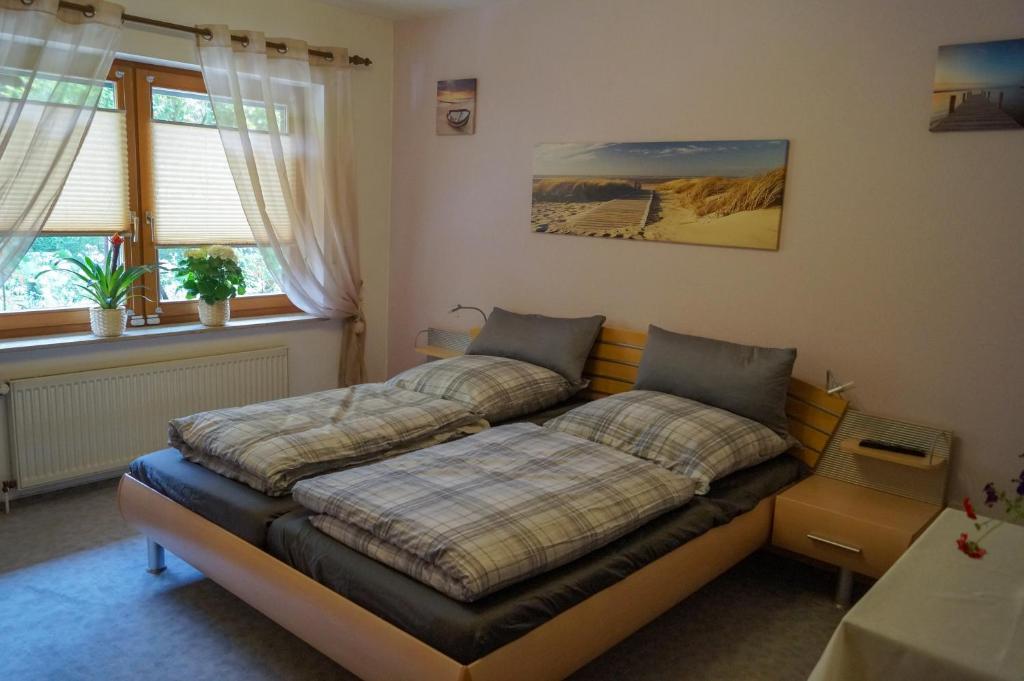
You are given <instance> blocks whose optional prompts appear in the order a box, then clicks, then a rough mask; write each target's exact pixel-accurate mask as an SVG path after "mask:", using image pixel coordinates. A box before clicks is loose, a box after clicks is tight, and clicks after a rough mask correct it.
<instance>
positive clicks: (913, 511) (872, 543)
mask: <svg viewBox="0 0 1024 681" xmlns="http://www.w3.org/2000/svg"><path fill="white" fill-rule="evenodd" d="M938 511H939V508H938V507H937V506H932V505H930V504H923V503H921V502H917V501H913V500H911V499H905V498H903V497H897V496H895V495H891V494H885V493H884V492H877V491H875V490H871V489H866V488H863V487H859V486H856V485H850V484H848V483H843V482H839V481H836V480H831V479H828V478H820V477H819V476H812V477H810V478H808V479H807V480H805V481H803V482H801V483H800V484H798V485H796V486H794V487H792V488H790V489H789V490H787V491H786V492H783V493H782V494H780V495H779V496H778V497H777V498H776V500H775V519H774V527H773V531H772V543H773V544H775V545H776V546H778V547H780V548H783V549H786V550H789V551H794V552H796V553H799V554H802V555H805V556H808V557H809V558H815V559H817V560H821V561H824V562H826V563H831V564H832V565H837V566H839V567H844V568H848V569H850V570H853V571H854V572H859V573H861V574H864V575H868V576H869V577H881V576H882V574H883V573H884V572H885V571H886V570H888V569H889V567H890V566H891V565H892V564H893V563H894V562H896V559H897V558H899V557H900V555H901V554H902V553H903V552H904V551H906V550H907V547H909V546H910V544H911V542H913V541H914V538H915V537H916V536H917V535H918V534H919V533H920V532H921V530H923V529H924V527H926V526H927V524H928V522H929V521H930V520H931V518H933V517H934V515H935V514H936V513H937V512H938Z"/></svg>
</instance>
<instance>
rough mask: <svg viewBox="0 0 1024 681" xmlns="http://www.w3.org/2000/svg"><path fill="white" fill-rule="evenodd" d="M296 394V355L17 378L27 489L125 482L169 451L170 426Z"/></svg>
mask: <svg viewBox="0 0 1024 681" xmlns="http://www.w3.org/2000/svg"><path fill="white" fill-rule="evenodd" d="M287 395H288V348H286V347H281V348H268V349H265V350H253V351H249V352H238V353H232V354H228V355H215V356H211V357H196V358H192V359H182V360H174V361H170V362H154V363H150V364H140V365H137V366H125V367H116V368H111V369H99V370H96V371H81V372H77V373H70V374H60V375H56V376H45V377H40V378H27V379H22V380H12V381H11V382H10V393H9V395H8V400H9V401H8V415H9V419H10V444H11V451H12V461H13V464H14V475H15V480H16V481H17V486H18V489H19V490H23V491H24V490H28V491H31V490H33V489H39V488H51V487H57V486H62V484H66V483H69V482H72V481H75V480H79V479H85V478H93V479H95V478H99V477H103V476H104V475H105V474H116V473H118V472H120V471H123V470H124V469H125V466H126V465H127V464H128V462H130V461H131V460H132V459H133V458H135V457H136V456H139V455H140V454H145V453H147V452H151V451H154V450H157V449H162V448H165V447H166V446H167V422H168V421H169V420H170V419H172V418H176V417H179V416H187V415H188V414H194V413H196V412H199V411H206V410H209V409H218V408H222V407H233V406H238V405H242V404H251V403H253V402H263V401H266V400H273V399H278V398H281V397H286V396H287Z"/></svg>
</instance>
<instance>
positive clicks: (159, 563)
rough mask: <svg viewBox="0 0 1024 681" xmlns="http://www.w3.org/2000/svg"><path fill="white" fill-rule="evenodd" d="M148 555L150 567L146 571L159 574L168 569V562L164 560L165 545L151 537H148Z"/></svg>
mask: <svg viewBox="0 0 1024 681" xmlns="http://www.w3.org/2000/svg"><path fill="white" fill-rule="evenodd" d="M146 557H147V558H148V559H149V568H148V569H147V570H146V572H148V573H150V574H153V575H158V574H160V573H161V572H163V571H164V570H166V569H167V564H166V563H165V562H164V547H162V546H160V545H159V544H157V543H156V542H155V541H153V540H152V539H150V538H149V537H146Z"/></svg>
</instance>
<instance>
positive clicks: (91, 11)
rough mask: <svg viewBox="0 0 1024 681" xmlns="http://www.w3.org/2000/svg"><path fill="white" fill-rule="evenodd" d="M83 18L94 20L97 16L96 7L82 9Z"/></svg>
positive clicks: (90, 6)
mask: <svg viewBox="0 0 1024 681" xmlns="http://www.w3.org/2000/svg"><path fill="white" fill-rule="evenodd" d="M82 16H84V17H85V18H86V19H92V18H93V17H94V16H96V7H94V6H93V5H86V6H85V7H83V8H82Z"/></svg>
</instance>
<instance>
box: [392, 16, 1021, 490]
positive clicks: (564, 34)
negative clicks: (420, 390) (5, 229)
mask: <svg viewBox="0 0 1024 681" xmlns="http://www.w3.org/2000/svg"><path fill="white" fill-rule="evenodd" d="M1022 34H1024V2H1020V0H986V2H979V3H964V2H962V1H960V0H903V1H900V2H892V1H891V0H858V1H857V2H839V1H836V0H833V1H828V2H811V1H808V0H718V1H716V2H707V1H704V0H524V1H521V2H505V3H498V4H495V5H493V6H490V7H487V8H483V9H479V10H472V11H465V12H459V13H456V14H453V15H450V16H446V17H441V18H437V19H431V20H423V21H415V22H401V23H399V24H397V29H396V50H397V61H396V67H395V68H396V71H395V127H394V131H395V139H394V144H395V160H394V179H393V185H394V187H396V188H398V190H396V191H395V192H394V194H393V199H392V206H393V219H392V251H391V253H392V262H391V273H392V283H391V286H392V290H393V291H394V292H395V293H394V294H393V295H392V305H391V329H390V335H391V344H390V363H389V370H390V371H391V372H395V371H397V370H400V369H402V368H404V367H406V366H408V365H409V364H411V363H412V362H414V361H415V359H416V358H415V355H414V354H413V353H412V341H413V338H414V336H415V333H416V330H418V329H421V328H423V327H425V326H427V325H434V326H448V327H452V326H456V327H458V326H461V327H463V328H465V327H468V326H470V325H472V324H474V323H476V320H475V319H474V318H473V315H471V314H468V313H467V315H466V316H465V317H464V318H456V317H454V316H453V315H449V314H447V310H448V309H449V308H450V307H451V306H452V305H453V304H454V303H463V304H465V305H479V306H481V307H485V308H486V307H489V306H491V305H503V306H506V307H510V308H512V309H517V310H522V311H536V312H542V313H547V314H555V315H573V314H590V313H595V312H601V313H604V314H606V315H607V316H608V318H609V323H611V324H614V325H619V326H627V327H632V328H641V329H642V328H646V325H647V324H648V323H656V324H659V325H662V326H665V327H667V328H670V329H676V330H680V331H684V332H690V333H696V334H700V335H707V336H713V337H718V338H725V339H731V340H735V341H738V342H747V343H757V344H764V345H775V346H795V347H797V348H799V359H798V360H797V366H796V374H797V375H798V376H800V377H802V378H805V379H807V380H810V381H813V382H816V383H819V384H820V383H821V382H822V381H823V380H824V374H825V369H826V368H833V369H835V370H836V372H837V373H838V375H839V376H841V377H842V378H843V379H845V380H856V381H857V385H858V387H857V389H856V391H855V392H854V393H852V397H853V398H854V399H855V401H856V403H857V404H858V405H859V406H860V407H861V408H863V409H864V410H866V411H870V412H873V413H878V414H882V415H888V416H894V417H899V418H904V419H908V420H917V421H921V422H925V423H930V424H935V425H939V426H943V427H947V428H951V429H953V430H954V431H956V433H957V436H958V442H957V446H956V448H955V452H954V457H955V461H954V466H953V473H952V489H951V494H950V499H951V500H957V501H958V500H959V498H960V497H961V496H962V495H964V494H966V493H972V494H978V493H979V491H980V489H981V486H982V485H983V484H984V483H986V482H988V481H989V480H995V481H1001V482H1002V483H1003V484H1008V481H1009V479H1010V478H1012V477H1014V476H1015V475H1017V474H1018V473H1019V472H1020V469H1021V460H1020V459H1019V458H1017V455H1018V454H1019V453H1020V451H1021V450H1022V449H1024V419H1021V418H1020V414H1019V412H1020V409H1021V407H1022V406H1024V352H1022V350H1021V343H1022V339H1024V305H1022V292H1024V257H1022V256H1024V228H1022V222H1021V216H1022V215H1024V190H1022V184H1021V182H1022V177H1024V131H1019V130H1014V131H1000V132H973V133H946V134H935V133H930V132H929V131H928V120H929V112H930V96H931V85H932V76H933V71H934V66H935V57H936V48H937V47H938V46H939V45H943V44H947V43H956V42H972V41H982V40H995V39H1003V38H1019V37H1021V35H1022ZM1022 75H1024V74H1022ZM466 77H476V78H478V79H479V100H478V107H477V112H478V121H477V132H476V134H475V135H474V136H465V137H438V136H436V135H435V134H434V96H435V82H436V81H437V80H440V79H446V78H466ZM759 138H760V139H764V138H786V139H789V140H790V141H791V145H790V155H789V173H788V180H787V186H786V200H785V208H784V211H783V217H782V241H781V249H780V250H779V251H778V252H766V251H748V250H736V249H727V248H713V247H706V246H691V245H678V244H663V243H639V242H620V241H611V240H602V239H594V238H586V237H570V236H557V235H548V234H535V233H532V232H531V231H530V227H529V225H530V223H529V219H530V188H531V182H530V177H531V159H532V148H533V145H534V144H535V143H538V142H559V141H578V142H609V141H620V142H622V141H642V140H651V141H668V140H707V139H710V140H715V139H759Z"/></svg>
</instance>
